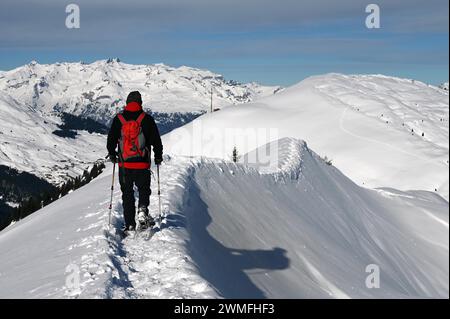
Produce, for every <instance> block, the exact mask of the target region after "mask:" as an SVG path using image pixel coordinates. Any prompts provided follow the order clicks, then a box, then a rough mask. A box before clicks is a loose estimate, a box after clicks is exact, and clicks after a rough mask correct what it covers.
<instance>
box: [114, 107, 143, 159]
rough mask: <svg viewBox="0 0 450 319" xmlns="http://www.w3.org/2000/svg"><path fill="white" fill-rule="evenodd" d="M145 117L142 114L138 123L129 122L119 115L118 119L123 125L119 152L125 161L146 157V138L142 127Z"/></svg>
mask: <svg viewBox="0 0 450 319" xmlns="http://www.w3.org/2000/svg"><path fill="white" fill-rule="evenodd" d="M144 117H145V113H144V112H142V113H141V115H139V117H138V118H137V120H136V121H134V120H131V121H127V120H125V118H124V117H123V115H122V114H119V115H118V118H119V120H120V122H121V123H122V130H121V137H120V140H119V151H120V154H121V156H122V159H123V161H127V160H129V159H131V158H136V157H144V156H145V152H146V149H145V136H144V133H143V132H142V127H141V123H142V120H143V119H144Z"/></svg>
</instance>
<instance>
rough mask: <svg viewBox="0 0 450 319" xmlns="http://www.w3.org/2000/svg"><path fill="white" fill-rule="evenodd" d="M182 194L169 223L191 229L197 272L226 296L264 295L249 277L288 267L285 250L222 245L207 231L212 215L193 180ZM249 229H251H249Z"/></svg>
mask: <svg viewBox="0 0 450 319" xmlns="http://www.w3.org/2000/svg"><path fill="white" fill-rule="evenodd" d="M186 190H187V191H186V193H185V195H184V201H185V204H186V205H184V211H183V215H184V216H185V217H184V216H183V215H181V214H171V215H169V216H167V217H168V219H167V221H168V226H172V227H175V228H184V227H186V229H187V230H188V232H189V233H190V243H189V250H190V253H191V254H190V255H191V257H192V258H193V261H194V262H195V264H196V265H197V266H198V268H199V271H200V275H201V276H202V277H203V278H205V279H206V280H207V281H208V282H210V283H211V284H212V285H213V286H214V287H215V288H216V289H217V290H218V291H219V293H220V294H221V295H222V296H223V297H225V298H258V299H260V298H266V297H267V296H266V295H265V294H264V292H263V291H262V290H261V289H259V288H258V287H257V286H256V285H255V284H254V283H253V282H252V281H251V280H250V278H249V274H253V275H255V276H258V275H259V276H266V275H267V274H268V275H270V271H273V270H282V269H286V268H288V267H289V264H290V262H289V259H288V258H287V256H286V253H287V251H286V250H285V249H282V248H279V247H277V248H273V249H271V250H247V249H233V248H229V247H226V246H224V245H222V244H221V243H220V242H219V241H217V240H216V239H215V238H214V237H213V236H211V234H210V233H209V232H208V230H207V227H208V225H210V224H211V222H212V219H211V216H210V213H209V208H208V206H207V205H206V204H205V202H204V201H203V200H202V199H201V198H200V196H199V194H200V191H199V189H198V186H197V185H196V183H195V181H191V183H189V186H188V188H187V189H186ZM249 231H251V230H249Z"/></svg>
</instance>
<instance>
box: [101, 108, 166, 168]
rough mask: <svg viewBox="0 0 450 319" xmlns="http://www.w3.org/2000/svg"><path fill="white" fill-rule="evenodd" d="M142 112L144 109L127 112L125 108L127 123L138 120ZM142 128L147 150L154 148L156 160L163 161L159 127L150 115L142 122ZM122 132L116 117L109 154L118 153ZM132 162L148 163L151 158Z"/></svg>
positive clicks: (113, 122) (109, 134) (110, 137)
mask: <svg viewBox="0 0 450 319" xmlns="http://www.w3.org/2000/svg"><path fill="white" fill-rule="evenodd" d="M142 112H143V110H142V108H140V109H139V110H133V111H130V110H127V108H125V111H124V112H123V113H122V115H123V117H124V118H125V120H127V121H130V120H137V118H138V117H139V115H140V114H141V113H142ZM141 127H142V131H143V133H144V136H145V143H146V147H147V149H148V150H149V151H150V150H151V149H152V147H153V153H154V158H155V159H162V154H163V145H162V143H161V136H160V135H159V130H158V127H157V126H156V123H155V120H154V119H153V117H152V116H151V115H149V114H146V115H145V117H144V119H143V120H142V123H141ZM121 130H122V123H121V122H120V120H119V118H118V117H117V115H116V116H115V117H114V119H113V121H112V124H111V129H110V130H109V133H108V143H107V148H108V154H114V153H116V148H117V145H118V142H119V138H120V135H121ZM147 156H148V155H147ZM132 161H134V162H146V163H148V162H149V158H148V157H146V158H136V159H133V160H132Z"/></svg>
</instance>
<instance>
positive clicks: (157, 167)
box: [156, 165, 161, 228]
mask: <svg viewBox="0 0 450 319" xmlns="http://www.w3.org/2000/svg"><path fill="white" fill-rule="evenodd" d="M156 175H157V178H158V201H159V228H161V184H160V182H159V165H156Z"/></svg>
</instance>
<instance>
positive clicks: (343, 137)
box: [164, 74, 449, 200]
mask: <svg viewBox="0 0 450 319" xmlns="http://www.w3.org/2000/svg"><path fill="white" fill-rule="evenodd" d="M448 103H449V96H448V91H445V90H442V89H439V88H437V87H433V86H428V85H426V84H424V83H421V82H418V81H413V80H408V79H399V78H393V77H386V76H382V75H355V76H347V75H340V74H328V75H323V76H315V77H311V78H308V79H306V80H304V81H302V82H300V83H299V84H297V85H294V86H292V87H290V88H288V89H286V90H284V91H282V92H280V93H278V94H276V95H273V96H271V97H267V98H263V99H260V100H258V101H256V102H253V103H248V104H244V105H240V106H239V107H231V108H227V109H224V110H222V111H220V112H217V113H214V114H207V115H204V116H202V117H200V118H198V119H197V120H195V121H194V122H192V123H190V124H189V125H187V126H184V127H182V128H180V129H178V130H175V131H173V132H172V133H171V134H169V135H167V136H166V137H165V139H164V141H165V145H166V149H168V150H170V151H171V152H173V153H175V154H182V155H194V156H198V155H203V156H209V157H218V158H225V159H229V158H230V157H231V154H232V150H233V147H234V146H237V149H238V152H240V153H241V154H245V153H246V152H248V151H250V150H252V149H254V148H257V147H259V146H261V145H264V144H266V143H267V142H270V141H273V140H277V139H279V138H282V137H296V138H300V139H304V140H306V141H308V143H309V145H310V146H311V148H312V149H314V150H315V151H316V152H317V153H318V154H320V155H321V156H327V157H328V158H330V159H332V160H333V163H334V165H335V166H336V167H338V168H339V169H340V170H342V172H343V173H344V174H346V175H347V176H349V177H350V178H351V179H352V180H354V181H355V182H357V183H358V184H359V185H364V186H367V187H393V188H397V189H401V190H427V191H435V190H436V191H437V192H438V193H439V194H440V195H441V196H443V197H444V198H446V199H447V200H448V191H449V188H448V185H449V182H448V173H449V169H448V139H449V133H448V132H449V104H448Z"/></svg>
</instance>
